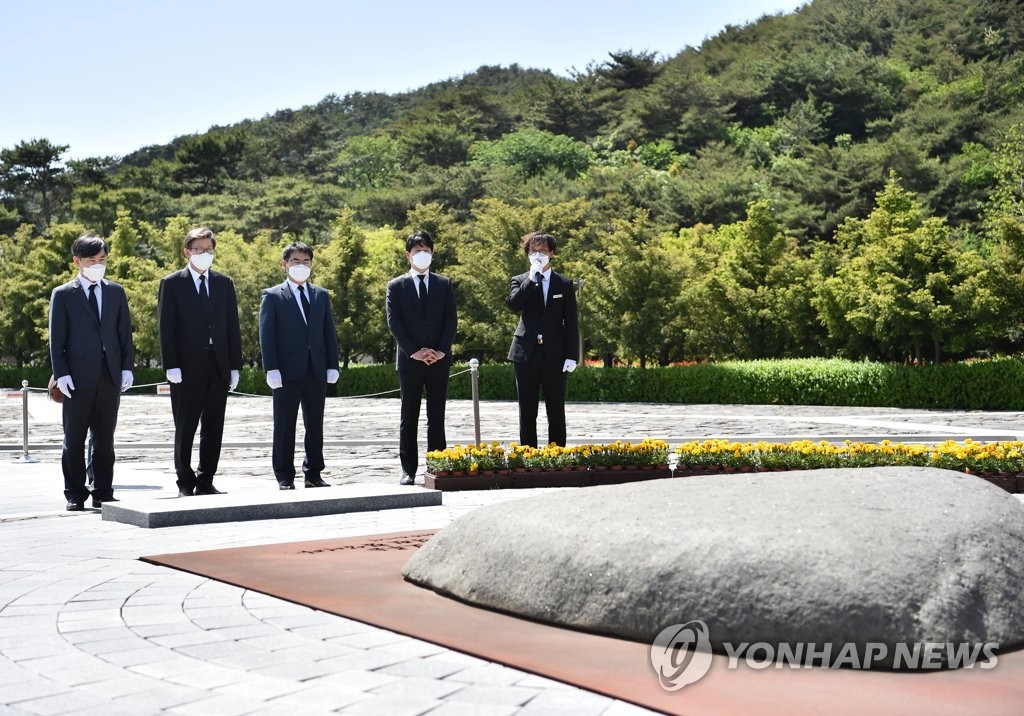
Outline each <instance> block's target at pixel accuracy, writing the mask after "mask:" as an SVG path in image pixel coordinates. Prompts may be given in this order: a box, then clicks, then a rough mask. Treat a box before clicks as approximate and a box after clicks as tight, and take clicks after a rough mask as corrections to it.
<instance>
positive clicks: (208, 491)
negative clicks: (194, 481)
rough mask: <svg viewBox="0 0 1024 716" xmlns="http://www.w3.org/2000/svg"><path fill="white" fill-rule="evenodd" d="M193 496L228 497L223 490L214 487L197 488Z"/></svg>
mask: <svg viewBox="0 0 1024 716" xmlns="http://www.w3.org/2000/svg"><path fill="white" fill-rule="evenodd" d="M192 494H194V495H226V494H227V493H226V492H222V491H221V490H218V489H217V488H216V487H214V486H213V485H210V486H209V487H197V488H196V491H195V492H194V493H192Z"/></svg>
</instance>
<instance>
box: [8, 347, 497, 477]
mask: <svg viewBox="0 0 1024 716" xmlns="http://www.w3.org/2000/svg"><path fill="white" fill-rule="evenodd" d="M477 365H479V363H478V362H476V359H475V358H474V359H473V360H472V361H470V366H471V367H469V368H466V369H465V370H461V371H459V372H458V373H452V374H450V375H449V376H448V379H449V380H451V379H452V378H455V377H456V376H460V375H463V374H465V373H473V372H474V371H475V369H476V366H477ZM475 380H476V376H475V375H474V381H475ZM160 385H170V384H169V383H168V382H167V381H161V382H158V383H142V384H140V385H133V386H131V387H130V388H128V390H136V389H140V388H154V387H156V386H160ZM473 387H474V395H473V403H474V413H475V414H476V416H477V417H476V425H477V429H476V432H477V442H478V443H479V442H480V435H479V433H480V428H479V425H480V422H479V407H478V406H477V402H478V400H477V396H476V385H475V383H474V386H473ZM128 390H125V391H123V392H125V393H127V392H128ZM30 392H36V393H49V392H50V391H49V389H47V388H36V387H34V386H30V385H29V384H28V381H27V380H23V381H21V394H22V421H23V425H22V433H23V451H22V456H21V458H20V459H19V462H37V460H36V459H35V458H33V457H32V456H31V455H29V452H28V394H29V393H30ZM228 392H229V393H233V394H234V395H242V396H245V397H247V398H269V397H271V396H269V395H257V394H255V393H242V392H240V391H237V390H230V391H228ZM399 392H401V388H395V389H393V390H382V391H380V392H379V393H364V394H363V395H339V396H337V398H338V399H341V400H357V399H360V398H375V397H377V396H379V395H390V394H391V393H399Z"/></svg>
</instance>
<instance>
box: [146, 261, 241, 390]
mask: <svg viewBox="0 0 1024 716" xmlns="http://www.w3.org/2000/svg"><path fill="white" fill-rule="evenodd" d="M206 275H207V281H208V284H207V285H208V286H209V291H210V304H211V307H212V315H211V319H210V330H209V331H207V330H206V326H205V325H203V321H202V318H201V317H202V311H203V308H202V305H201V304H200V302H199V292H198V291H196V284H195V282H194V281H193V280H192V274H191V272H190V271H189V270H188V267H187V266H186V267H185V268H183V269H182V270H181V271H176V272H174V273H172V274H170V275H169V276H165V277H164V278H163V279H161V281H160V295H159V298H158V299H157V307H156V314H157V318H158V320H159V323H160V360H161V361H162V362H163V366H164V370H169V369H171V368H181V377H182V381H183V382H185V381H188V379H189V376H190V375H195V374H197V373H198V374H200V375H201V374H202V371H203V370H204V367H205V364H206V361H207V355H206V348H207V345H208V344H209V342H210V338H211V337H212V338H213V352H214V354H215V355H216V358H217V369H218V370H219V372H220V375H221V378H222V379H223V380H224V383H225V384H228V383H229V382H230V377H231V376H230V371H232V370H241V369H242V331H241V328H240V327H239V325H238V297H237V296H236V295H235V284H234V282H233V281H232V280H231V279H230V278H228V277H227V276H225V275H224V274H222V273H217V272H216V271H207V272H206Z"/></svg>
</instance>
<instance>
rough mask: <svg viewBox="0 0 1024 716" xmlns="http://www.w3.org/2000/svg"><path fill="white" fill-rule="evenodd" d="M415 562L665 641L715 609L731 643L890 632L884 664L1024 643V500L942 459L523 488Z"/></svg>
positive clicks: (493, 601)
mask: <svg viewBox="0 0 1024 716" xmlns="http://www.w3.org/2000/svg"><path fill="white" fill-rule="evenodd" d="M404 574H405V576H406V577H407V578H408V579H409V580H411V581H412V582H415V583H417V584H420V585H422V586H425V587H429V588H431V589H434V590H436V591H438V592H440V593H442V594H447V595H453V596H455V597H458V598H459V599H462V600H465V601H467V602H470V603H473V604H477V605H481V606H485V607H490V608H493V609H498V610H502V611H506V612H511V613H513V614H517V615H521V616H524V617H529V618H531V619H537V620H540V621H544V622H550V623H552V624H557V625H563V626H569V627H574V628H579V629H584V630H588V631H595V632H599V633H606V634H612V635H617V636H621V637H625V638H628V639H633V640H638V641H643V642H648V643H650V642H652V641H653V640H654V639H655V637H656V636H658V634H659V633H660V632H661V631H662V630H664V629H666V628H667V627H670V626H671V625H673V624H684V623H686V622H690V621H691V620H701V621H703V622H704V623H706V624H707V628H708V629H707V630H708V632H709V634H710V638H711V644H712V646H713V647H714V648H716V650H719V651H721V650H723V649H726V650H728V645H729V644H731V645H733V648H735V645H738V644H741V643H748V644H754V643H757V642H764V643H767V644H771V645H776V644H797V643H805V644H818V645H821V644H823V643H832V644H835V645H841V644H845V643H853V644H856V645H858V647H857V648H858V649H863V648H865V647H866V646H867V645H869V644H879V643H880V644H885V645H886V646H887V654H888V656H889V658H883V659H881V660H878V661H876V662H875V663H873V664H872V666H891V657H892V655H893V653H894V649H895V647H896V645H897V644H900V643H904V644H922V643H938V644H948V643H953V644H959V643H961V642H969V643H975V644H980V643H993V642H994V643H998V644H999V645H1001V646H1002V647H1004V648H1005V647H1008V646H1010V645H1013V644H1018V643H1021V642H1024V507H1022V505H1021V504H1020V502H1018V501H1017V500H1016V499H1015V498H1014V497H1013V496H1012V495H1010V494H1008V493H1006V492H1004V491H1003V490H1000V489H999V488H997V487H995V486H993V485H990V484H988V483H987V482H985V481H983V480H981V479H979V478H976V477H971V476H966V475H962V474H959V473H955V472H950V471H946V470H938V469H933V468H893V467H889V468H859V469H842V470H814V471H803V472H783V473H745V474H740V475H735V474H733V475H711V476H703V477H688V478H681V479H674V480H654V481H650V482H643V483H632V484H625V485H610V486H606V487H594V488H588V489H584V490H573V491H562V492H558V493H553V494H546V495H541V496H537V497H530V498H526V499H522V500H516V501H514V502H505V503H502V504H498V505H494V506H491V507H485V508H481V509H478V510H475V511H473V512H471V513H469V514H466V515H464V516H462V517H460V518H459V519H457V520H455V521H454V522H452V523H451V524H450V525H449V526H448V527H446V528H444V529H443V530H441V531H440V532H439V533H438V534H437V535H435V536H434V537H433V538H432V539H431V540H430V541H429V542H428V543H427V544H426V545H424V546H423V547H422V548H421V549H420V550H419V551H418V552H417V553H416V554H415V555H414V556H413V557H412V559H410V560H409V562H408V563H407V564H406V566H405V569H404ZM836 648H837V649H838V646H837V647H836ZM834 655H835V654H834V653H833V656H834ZM877 655H878V654H877V651H876V654H874V656H876V657H877ZM761 656H764V654H763V653H762V654H761ZM769 656H770V655H769ZM898 665H899V664H897V666H898Z"/></svg>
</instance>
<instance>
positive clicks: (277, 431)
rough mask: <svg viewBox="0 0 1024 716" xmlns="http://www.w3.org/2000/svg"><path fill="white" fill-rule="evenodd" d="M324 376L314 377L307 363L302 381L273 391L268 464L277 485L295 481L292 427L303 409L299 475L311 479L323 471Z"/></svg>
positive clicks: (292, 382) (311, 366) (290, 382)
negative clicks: (271, 452) (302, 437)
mask: <svg viewBox="0 0 1024 716" xmlns="http://www.w3.org/2000/svg"><path fill="white" fill-rule="evenodd" d="M326 397H327V384H326V383H325V376H323V375H320V376H317V375H315V374H314V372H313V365H312V362H310V364H309V366H308V367H307V368H306V375H305V376H304V377H303V378H302V380H293V381H289V382H287V383H285V384H284V385H283V386H281V387H280V388H277V389H276V390H274V452H273V456H272V458H271V463H272V464H273V467H274V477H276V478H277V482H278V484H280V485H291V484H292V483H293V482H294V481H295V424H296V421H297V420H298V414H299V408H300V407H301V408H302V427H303V429H304V431H305V438H304V441H303V442H304V447H305V450H306V457H305V459H304V460H303V461H302V474H303V476H304V477H305V478H306V479H309V480H312V479H316V478H319V477H320V472H321V471H322V470H323V469H324V404H325V402H326Z"/></svg>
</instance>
